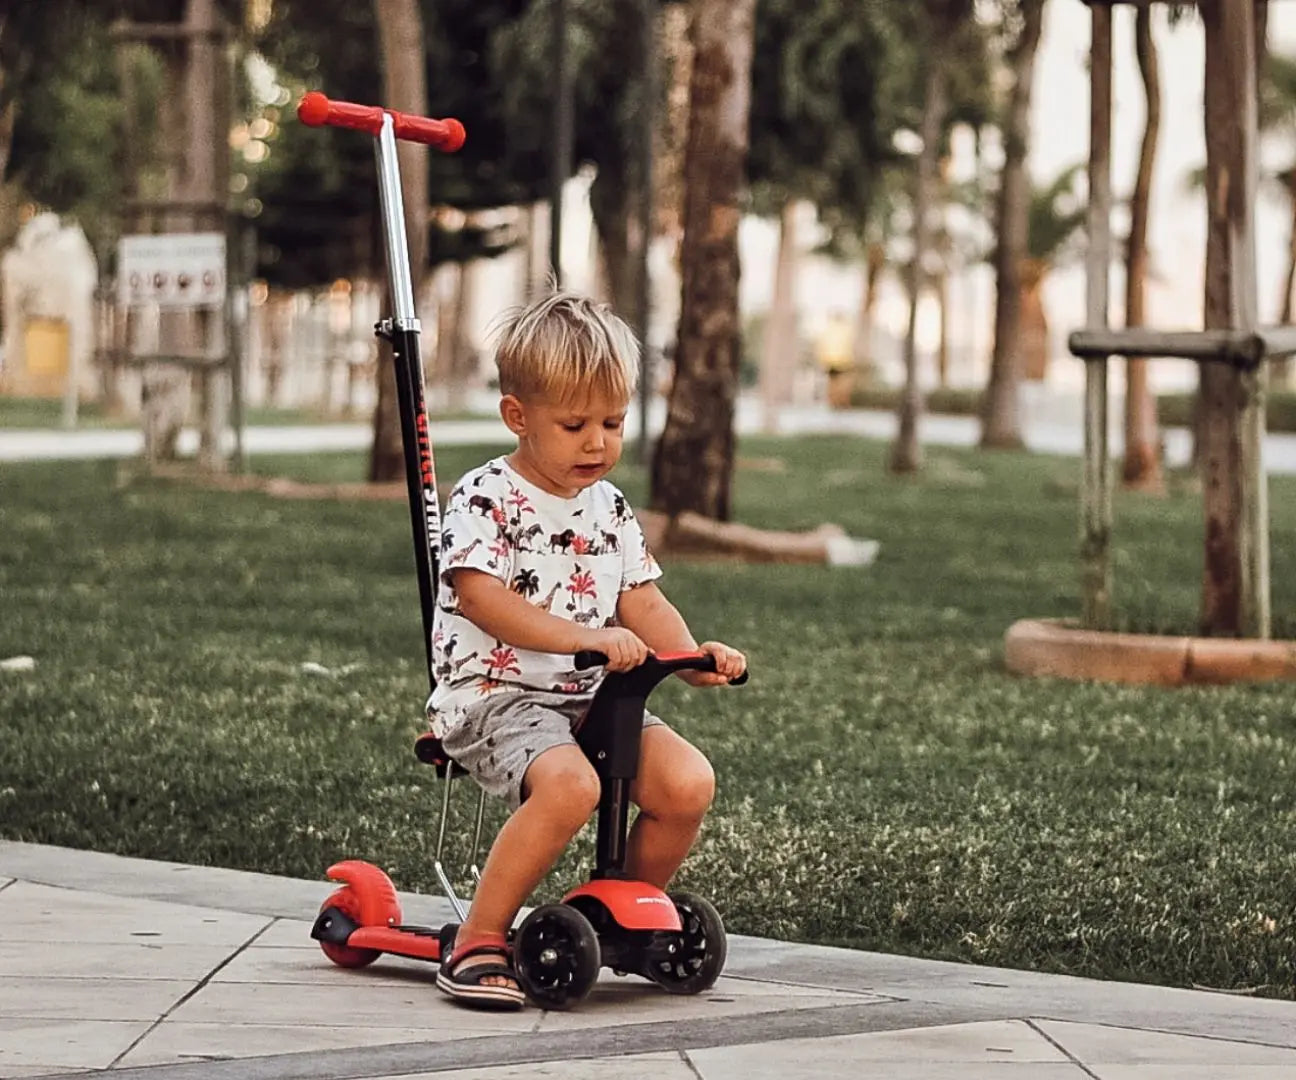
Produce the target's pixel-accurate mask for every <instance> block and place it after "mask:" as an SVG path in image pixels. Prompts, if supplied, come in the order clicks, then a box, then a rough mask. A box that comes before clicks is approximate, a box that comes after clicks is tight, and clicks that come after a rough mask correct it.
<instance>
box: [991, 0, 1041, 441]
mask: <svg viewBox="0 0 1296 1080" xmlns="http://www.w3.org/2000/svg"><path fill="white" fill-rule="evenodd" d="M1021 13H1022V19H1023V22H1022V28H1021V33H1020V35H1019V36H1018V38H1017V41H1016V42H1015V43H1014V45H1013V48H1012V53H1011V67H1012V71H1013V87H1012V95H1011V97H1010V99H1009V106H1008V123H1007V125H1006V127H1005V129H1004V164H1003V171H1002V172H1001V173H1000V179H999V193H998V195H997V197H996V217H997V219H998V223H999V243H998V245H997V246H996V248H995V336H994V352H993V353H992V354H991V358H990V382H989V385H988V386H987V387H986V392H985V406H984V408H985V411H984V413H983V415H982V426H981V445H982V446H984V447H999V448H1004V447H1018V446H1021V445H1022V431H1021V406H1020V402H1019V400H1018V399H1019V396H1020V390H1021V377H1022V370H1021V368H1022V362H1021V297H1022V280H1021V268H1022V263H1023V262H1024V261H1025V259H1026V256H1027V254H1028V243H1029V235H1028V232H1029V223H1028V222H1029V214H1030V176H1029V175H1028V174H1027V171H1026V153H1027V150H1028V149H1029V147H1030V107H1031V91H1032V89H1033V86H1034V81H1035V56H1036V53H1037V52H1038V51H1039V42H1040V34H1041V32H1042V29H1043V25H1044V0H1021Z"/></svg>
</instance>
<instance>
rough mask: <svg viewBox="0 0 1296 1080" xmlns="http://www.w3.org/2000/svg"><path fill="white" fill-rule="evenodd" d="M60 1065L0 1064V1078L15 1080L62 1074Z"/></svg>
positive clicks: (62, 1070) (62, 1069)
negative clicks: (55, 1073)
mask: <svg viewBox="0 0 1296 1080" xmlns="http://www.w3.org/2000/svg"><path fill="white" fill-rule="evenodd" d="M64 1071H65V1069H64V1067H63V1066H62V1065H30V1066H24V1065H3V1064H0V1078H3V1080H11V1078H13V1080H17V1078H18V1077H26V1076H48V1075H49V1074H50V1073H53V1072H64Z"/></svg>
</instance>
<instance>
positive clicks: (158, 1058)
mask: <svg viewBox="0 0 1296 1080" xmlns="http://www.w3.org/2000/svg"><path fill="white" fill-rule="evenodd" d="M512 1033H513V1032H510V1031H509V1030H508V1029H507V1028H502V1027H497V1028H494V1029H492V1028H487V1027H482V1028H480V1029H476V1028H475V1029H474V1030H471V1031H465V1030H461V1029H454V1030H451V1029H448V1028H447V1029H440V1030H438V1029H437V1028H435V1027H431V1026H427V1027H408V1028H399V1027H354V1026H349V1025H348V1026H336V1025H324V1024H315V1025H306V1024H294V1025H291V1026H286V1025H280V1024H224V1023H220V1024H189V1023H173V1022H171V1021H167V1022H165V1023H162V1024H159V1025H158V1026H157V1028H155V1029H154V1030H153V1031H151V1032H149V1034H148V1036H147V1037H146V1038H145V1039H144V1040H143V1041H142V1042H141V1043H140V1044H139V1045H138V1046H137V1047H135V1048H134V1049H133V1050H131V1052H130V1053H129V1054H127V1055H126V1056H125V1057H124V1058H123V1059H122V1060H121V1062H120V1063H119V1067H122V1068H125V1067H127V1066H132V1065H168V1064H186V1063H191V1062H194V1061H216V1060H224V1059H226V1058H248V1057H261V1056H263V1055H270V1054H290V1053H298V1052H303V1051H313V1050H314V1051H326V1050H345V1049H348V1048H353V1047H361V1046H385V1045H388V1044H393V1043H414V1042H441V1041H446V1040H449V1039H456V1040H457V1039H469V1038H481V1037H483V1036H487V1035H507V1034H512Z"/></svg>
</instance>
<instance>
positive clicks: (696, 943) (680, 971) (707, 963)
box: [644, 892, 729, 994]
mask: <svg viewBox="0 0 1296 1080" xmlns="http://www.w3.org/2000/svg"><path fill="white" fill-rule="evenodd" d="M670 898H671V902H672V903H673V904H674V905H675V910H676V911H678V912H679V917H680V925H681V926H682V928H683V929H681V930H680V932H679V933H678V934H674V935H671V937H672V940H670V941H669V943H668V945H667V946H666V948H665V949H660V948H657V949H654V955H653V956H652V957H651V958H650V959H649V962H648V964H647V966H646V969H645V971H644V974H645V975H647V976H648V978H650V979H651V980H652V981H653V982H655V983H656V984H657V985H658V986H660V987H661V988H662V989H663V990H665V991H666V992H667V993H670V994H700V993H701V992H702V991H703V990H709V989H710V988H711V987H712V986H714V985H715V981H716V979H718V978H719V977H720V972H721V971H722V970H723V969H724V965H725V959H726V957H727V956H728V955H729V939H728V938H727V937H726V935H725V928H724V923H723V922H722V921H721V920H720V913H719V912H718V911H716V909H715V906H714V905H713V904H712V903H711V901H709V900H705V899H703V898H702V897H700V896H696V895H694V894H693V893H687V892H678V893H671V894H670ZM671 946H673V947H674V951H673V952H672V951H669V950H670V948H671Z"/></svg>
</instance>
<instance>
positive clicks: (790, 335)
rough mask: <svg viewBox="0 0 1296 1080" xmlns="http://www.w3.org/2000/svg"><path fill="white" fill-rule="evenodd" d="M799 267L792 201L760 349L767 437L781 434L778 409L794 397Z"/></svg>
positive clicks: (783, 222) (786, 207)
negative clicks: (779, 431)
mask: <svg viewBox="0 0 1296 1080" xmlns="http://www.w3.org/2000/svg"><path fill="white" fill-rule="evenodd" d="M796 264H797V237H796V201H795V200H793V199H789V200H788V201H787V202H786V203H784V204H783V212H782V213H781V214H780V215H779V238H778V254H777V256H776V257H775V260H774V296H773V299H772V301H771V303H770V312H769V319H768V321H767V322H766V324H765V340H764V342H763V343H762V348H761V366H760V390H761V424H762V427H763V429H764V430H765V432H766V433H767V434H770V433H773V432H775V431H777V430H778V411H779V406H781V405H785V404H787V402H788V399H789V398H790V397H791V388H792V372H793V370H794V368H795V365H796V298H795V293H796Z"/></svg>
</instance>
